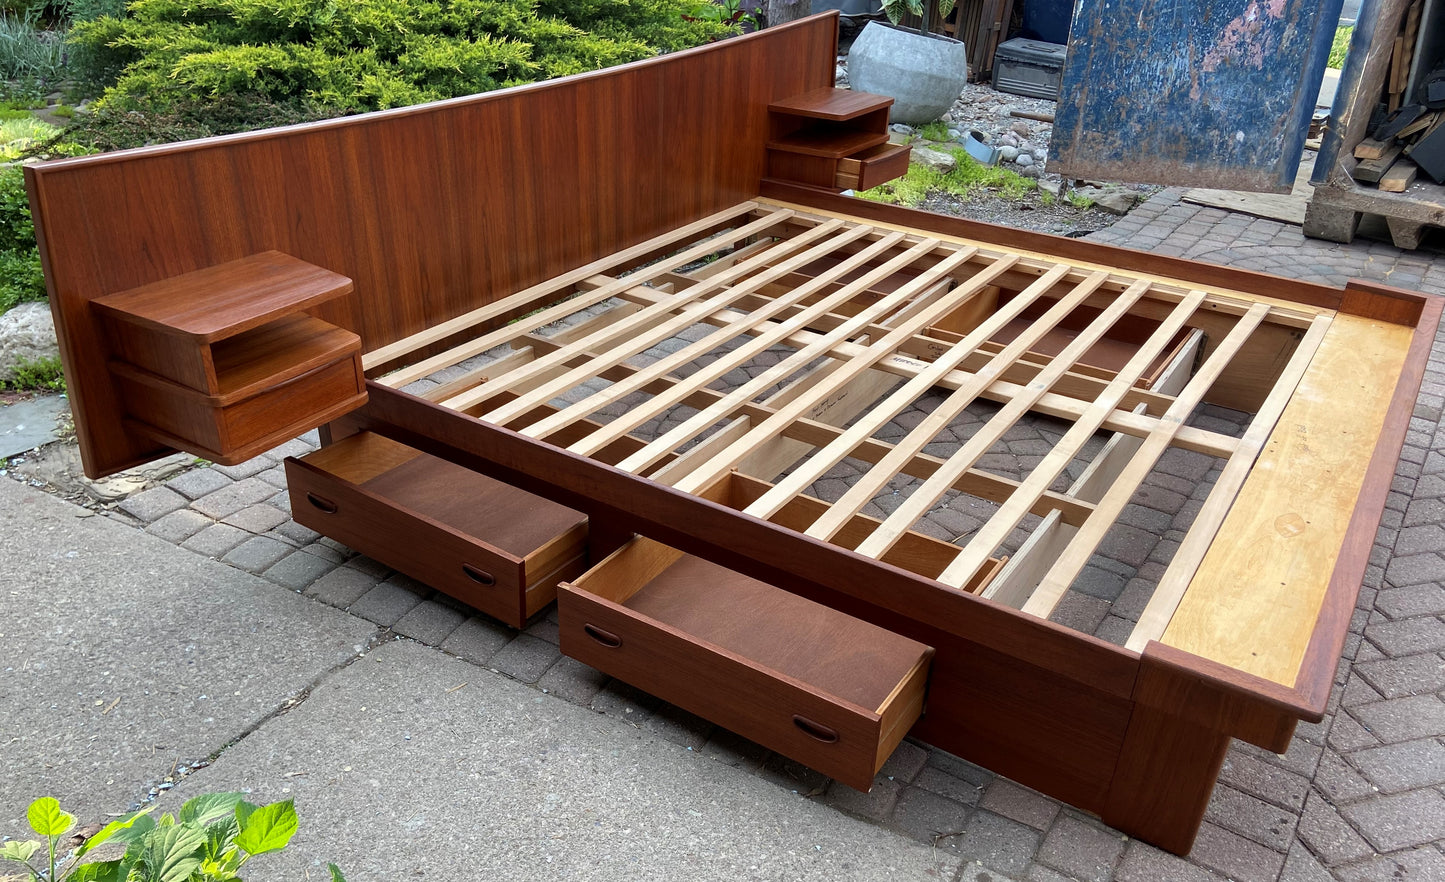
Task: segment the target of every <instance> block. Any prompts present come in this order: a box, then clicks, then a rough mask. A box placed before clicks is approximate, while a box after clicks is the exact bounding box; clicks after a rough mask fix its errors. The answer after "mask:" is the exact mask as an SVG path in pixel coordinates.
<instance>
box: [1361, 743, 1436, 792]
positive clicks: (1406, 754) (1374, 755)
mask: <svg viewBox="0 0 1445 882" xmlns="http://www.w3.org/2000/svg"><path fill="white" fill-rule="evenodd" d="M1350 762H1351V763H1353V764H1354V765H1355V767H1356V768H1358V769H1359V770H1360V771H1361V772H1363V773H1364V774H1365V777H1367V778H1369V779H1370V781H1371V782H1372V783H1373V784H1374V785H1375V786H1376V787H1378V788H1379V789H1380V792H1382V793H1399V792H1400V791H1402V790H1414V789H1416V788H1421V787H1432V786H1434V785H1437V784H1445V746H1442V745H1441V744H1440V742H1439V741H1436V740H1435V739H1433V738H1423V739H1420V740H1419V741H1406V742H1403V743H1400V744H1387V745H1384V746H1381V747H1373V748H1368V749H1366V750H1359V751H1356V752H1354V753H1352V754H1350Z"/></svg>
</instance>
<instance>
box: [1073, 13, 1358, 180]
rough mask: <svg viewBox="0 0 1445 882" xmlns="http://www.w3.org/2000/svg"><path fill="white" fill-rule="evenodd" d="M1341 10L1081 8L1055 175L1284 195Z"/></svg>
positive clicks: (1076, 18) (1075, 25)
mask: <svg viewBox="0 0 1445 882" xmlns="http://www.w3.org/2000/svg"><path fill="white" fill-rule="evenodd" d="M1342 2H1343V0H1134V2H1125V0H1079V3H1078V6H1077V8H1076V9H1075V11H1074V23H1073V27H1072V28H1071V29H1070V32H1069V58H1068V62H1067V64H1066V65H1065V67H1064V78H1063V89H1062V93H1061V96H1060V99H1059V107H1058V110H1057V113H1056V116H1057V119H1056V121H1055V123H1054V134H1053V143H1052V144H1051V145H1050V150H1049V152H1050V153H1051V154H1052V157H1051V158H1052V161H1051V162H1050V167H1051V169H1052V170H1056V171H1060V172H1062V173H1063V174H1064V175H1065V176H1066V177H1076V178H1090V179H1094V180H1113V181H1132V182H1139V183H1157V184H1175V185H1183V186H1204V187H1224V188H1227V189H1231V190H1259V191H1267V192H1277V193H1283V192H1288V191H1289V189H1290V186H1291V185H1292V184H1293V183H1294V178H1295V174H1296V172H1297V170H1298V168H1299V160H1300V153H1301V151H1302V150H1303V149H1304V141H1305V136H1306V134H1307V133H1308V129H1309V122H1310V117H1311V116H1312V115H1313V112H1314V107H1315V99H1316V97H1317V95H1318V93H1319V87H1320V81H1321V79H1322V78H1323V77H1324V70H1325V63H1326V61H1327V60H1328V58H1329V49H1330V42H1331V40H1332V38H1333V36H1334V31H1335V26H1336V24H1337V22H1338V21H1339V16H1340V4H1341V3H1342Z"/></svg>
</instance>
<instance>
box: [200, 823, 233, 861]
mask: <svg viewBox="0 0 1445 882" xmlns="http://www.w3.org/2000/svg"><path fill="white" fill-rule="evenodd" d="M240 831H241V827H240V825H239V824H237V823H236V816H235V815H226V816H225V817H223V818H220V819H218V820H215V821H212V822H211V823H209V824H207V825H206V860H208V861H213V860H216V859H218V858H219V857H220V856H221V853H222V852H224V851H225V850H226V846H227V845H229V844H230V842H231V839H232V838H233V837H235V835H236V834H237V833H239V832H240Z"/></svg>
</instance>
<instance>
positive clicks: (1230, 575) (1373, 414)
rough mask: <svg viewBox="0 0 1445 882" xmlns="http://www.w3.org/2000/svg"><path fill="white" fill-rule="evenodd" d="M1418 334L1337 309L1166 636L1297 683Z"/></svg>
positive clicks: (1235, 664) (1197, 652) (1237, 664)
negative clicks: (1398, 379)
mask: <svg viewBox="0 0 1445 882" xmlns="http://www.w3.org/2000/svg"><path fill="white" fill-rule="evenodd" d="M1410 337H1411V329H1410V328H1406V327H1402V326H1399V325H1386V324H1383V323H1380V322H1373V321H1369V320H1366V319H1359V318H1355V317H1353V316H1345V315H1340V316H1337V317H1336V318H1335V320H1334V322H1333V323H1332V324H1331V326H1330V328H1329V331H1328V332H1327V333H1326V334H1325V337H1324V340H1323V341H1322V342H1321V343H1320V347H1319V350H1318V352H1317V353H1316V355H1315V359H1314V362H1313V363H1312V364H1311V367H1310V370H1309V372H1308V373H1307V374H1306V375H1305V377H1304V379H1303V381H1301V383H1300V385H1299V389H1298V390H1297V391H1296V393H1295V395H1294V398H1293V400H1291V401H1290V403H1289V405H1288V406H1287V407H1286V408H1285V411H1284V414H1283V415H1282V416H1281V417H1280V422H1279V427H1278V428H1277V429H1276V430H1275V432H1274V433H1273V434H1272V435H1271V436H1270V439H1269V441H1268V443H1267V444H1266V446H1265V449H1264V452H1263V453H1262V454H1261V455H1260V457H1259V461H1258V463H1257V464H1256V465H1255V468H1254V471H1253V473H1252V474H1251V475H1250V477H1249V479H1248V480H1247V481H1246V482H1245V485H1244V488H1243V489H1242V490H1241V491H1240V494H1239V497H1238V499H1237V500H1236V501H1235V504H1234V506H1233V508H1232V509H1231V510H1230V513H1229V516H1228V517H1227V518H1226V519H1225V521H1224V525H1223V526H1222V527H1221V528H1220V531H1219V535H1218V537H1217V538H1216V539H1215V541H1214V543H1213V545H1212V547H1211V549H1210V552H1209V553H1208V554H1207V555H1206V556H1205V558H1204V561H1203V563H1202V564H1201V565H1200V567H1199V571H1198V572H1197V573H1196V575H1195V577H1194V579H1193V580H1192V581H1191V582H1190V585H1189V589H1188V590H1187V591H1186V592H1185V595H1184V600H1183V601H1182V602H1181V603H1180V604H1179V609H1178V610H1177V611H1176V612H1175V614H1174V617H1173V619H1172V620H1171V621H1170V623H1169V627H1168V629H1167V630H1165V632H1164V636H1163V638H1162V642H1163V643H1165V644H1167V645H1169V646H1172V647H1175V648H1176V649H1181V650H1184V651H1186V652H1190V653H1193V654H1195V655H1198V656H1201V657H1203V658H1207V659H1212V660H1214V661H1217V662H1219V663H1221V664H1224V665H1228V666H1229V667H1232V668H1235V669H1237V670H1240V671H1243V672H1245V673H1249V674H1254V675H1255V676H1258V677H1261V678H1263V679H1266V680H1270V681H1272V682H1275V683H1279V684H1281V685H1284V686H1293V685H1294V683H1295V680H1296V678H1297V676H1298V674H1299V670H1300V661H1301V659H1302V658H1303V656H1304V652H1305V648H1306V646H1307V645H1308V643H1309V638H1310V635H1311V633H1312V632H1313V630H1314V625H1315V617H1316V615H1317V613H1318V612H1319V607H1320V603H1321V600H1322V598H1323V596H1324V592H1325V589H1326V586H1327V585H1328V584H1329V576H1330V571H1331V570H1332V569H1333V568H1334V565H1335V561H1336V559H1337V557H1338V555H1339V549H1340V545H1341V541H1342V537H1343V535H1344V532H1345V528H1346V526H1347V525H1348V524H1349V521H1350V516H1351V514H1352V512H1353V510H1354V505H1355V500H1356V499H1357V498H1358V497H1359V495H1360V491H1361V482H1362V481H1363V478H1364V473H1365V469H1366V467H1367V465H1368V462H1369V458H1370V457H1369V454H1370V451H1371V450H1373V448H1374V446H1375V439H1376V437H1377V436H1378V434H1379V432H1380V428H1381V424H1382V422H1383V420H1384V417H1385V412H1386V410H1387V409H1388V407H1389V403H1390V392H1391V390H1392V389H1393V388H1394V384H1395V378H1396V377H1398V376H1399V373H1400V369H1401V367H1402V366H1403V364H1404V360H1405V353H1406V351H1407V350H1408V348H1409V342H1410ZM1345 401H1348V402H1350V405H1349V407H1350V409H1349V411H1348V412H1341V410H1340V406H1341V402H1345ZM1304 506H1307V507H1304ZM1302 507H1304V508H1302ZM1243 623H1248V624H1247V625H1245V624H1243Z"/></svg>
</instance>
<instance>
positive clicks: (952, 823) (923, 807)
mask: <svg viewBox="0 0 1445 882" xmlns="http://www.w3.org/2000/svg"><path fill="white" fill-rule="evenodd" d="M969 811H970V809H969V807H968V806H965V805H962V804H960V803H957V802H954V801H953V800H951V799H945V798H943V797H942V796H939V795H938V794H936V793H933V792H932V791H929V790H924V789H923V788H921V787H909V788H908V789H906V790H904V791H903V794H902V795H901V796H900V797H898V803H897V805H896V806H895V807H894V809H893V823H894V824H896V825H897V826H898V827H899V828H900V829H902V830H903V832H905V833H907V834H908V835H909V836H912V837H913V838H914V839H917V840H918V841H919V842H923V843H926V844H928V845H935V846H936V847H938V848H940V849H944V850H947V851H950V852H954V851H957V850H958V842H957V840H958V838H959V836H958V834H961V833H962V832H963V830H964V825H965V824H967V822H968V815H969Z"/></svg>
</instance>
